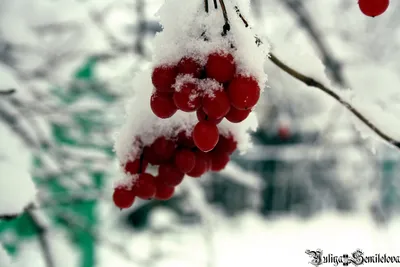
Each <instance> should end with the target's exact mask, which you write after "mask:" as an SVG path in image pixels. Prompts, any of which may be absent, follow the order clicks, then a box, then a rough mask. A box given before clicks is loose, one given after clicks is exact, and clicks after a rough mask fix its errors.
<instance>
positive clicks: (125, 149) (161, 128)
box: [114, 69, 258, 163]
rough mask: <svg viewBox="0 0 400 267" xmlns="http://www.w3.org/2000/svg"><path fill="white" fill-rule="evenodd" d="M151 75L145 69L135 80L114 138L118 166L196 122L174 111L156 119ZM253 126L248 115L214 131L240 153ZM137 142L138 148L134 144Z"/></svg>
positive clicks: (247, 144) (193, 117) (193, 115)
mask: <svg viewBox="0 0 400 267" xmlns="http://www.w3.org/2000/svg"><path fill="white" fill-rule="evenodd" d="M151 73H152V70H151V69H147V70H144V71H143V72H142V73H140V74H139V75H137V76H136V77H135V80H134V90H135V91H134V96H133V97H132V98H131V99H130V100H129V101H127V105H126V114H125V123H124V124H123V126H122V127H121V130H120V131H119V132H118V133H117V135H116V136H115V137H116V138H115V147H114V148H115V152H116V155H117V157H118V159H119V160H120V162H121V163H125V162H126V161H127V160H128V159H135V158H137V156H138V155H139V153H141V149H142V148H143V146H146V145H150V144H152V143H153V142H154V140H155V139H157V138H158V137H160V136H165V137H166V138H171V137H174V136H176V135H177V134H178V133H179V132H181V131H182V130H185V131H187V132H188V133H191V131H192V129H193V127H194V125H195V124H196V123H197V122H198V119H197V116H196V113H195V112H192V113H186V112H182V111H178V112H177V113H176V114H175V115H174V116H173V117H171V118H169V119H160V118H158V117H156V116H155V115H154V114H153V112H152V110H151V108H150V96H151V94H152V92H153V85H152V82H151ZM257 126H258V124H257V118H256V115H255V114H254V113H252V114H251V115H250V116H249V117H248V118H247V119H246V120H245V121H243V122H242V123H240V124H234V123H230V122H228V121H226V120H223V121H222V122H221V123H220V124H219V125H218V128H219V130H220V133H221V134H223V135H225V136H228V135H229V134H232V135H233V136H234V137H235V139H236V140H237V142H238V149H239V150H240V151H241V152H242V153H244V152H245V151H246V149H247V148H249V147H251V140H250V135H249V133H248V132H249V131H254V130H255V129H256V128H257ZM138 139H139V140H140V142H139V143H140V145H139V143H137V140H138ZM135 140H136V141H135ZM135 142H136V143H135ZM134 144H135V145H134Z"/></svg>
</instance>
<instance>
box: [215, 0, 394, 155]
mask: <svg viewBox="0 0 400 267" xmlns="http://www.w3.org/2000/svg"><path fill="white" fill-rule="evenodd" d="M221 1H224V0H221ZM235 9H236V13H237V14H238V16H239V17H240V18H241V19H242V21H243V24H244V25H245V26H246V27H248V23H247V21H246V20H245V19H244V17H243V16H242V15H241V12H240V10H239V8H238V7H235ZM256 43H257V44H258V45H261V44H262V42H261V41H260V39H259V38H257V37H256ZM268 59H269V60H270V61H271V62H272V63H274V64H275V65H276V66H277V67H278V68H280V69H281V70H283V71H284V72H286V73H287V74H289V75H290V76H292V77H293V78H295V79H296V80H298V81H301V82H303V83H304V84H306V85H307V86H310V87H314V88H318V89H320V90H321V91H323V92H324V93H325V94H328V95H329V96H331V97H332V98H334V99H335V100H337V101H338V102H339V103H340V104H342V105H343V106H344V107H345V108H346V109H347V110H349V111H350V112H351V113H353V115H355V116H356V117H357V118H358V119H359V120H361V121H362V122H363V123H365V125H367V126H368V127H369V128H370V129H371V130H372V131H373V132H374V133H375V134H377V135H378V136H379V137H381V138H382V139H383V140H385V141H386V142H388V143H389V144H391V145H393V146H395V147H396V148H398V149H400V141H399V140H395V139H394V138H392V137H390V136H389V135H388V134H386V133H385V132H383V131H382V130H381V129H379V128H378V127H377V126H375V125H374V124H373V123H372V122H371V121H370V120H368V118H366V117H365V116H364V115H363V114H362V113H361V112H360V111H358V110H357V109H356V108H355V107H353V106H352V105H351V104H350V103H349V102H348V101H346V100H345V99H343V98H342V97H341V96H339V95H338V94H337V93H335V92H334V91H333V90H332V89H330V88H328V87H326V86H325V85H323V84H322V83H320V82H318V81H317V80H315V79H313V78H311V77H308V76H306V75H304V74H302V73H300V72H299V71H297V70H295V69H293V68H291V67H289V66H288V65H286V64H285V63H283V62H282V61H281V60H279V58H277V57H276V56H275V55H274V54H273V53H270V54H269V57H268Z"/></svg>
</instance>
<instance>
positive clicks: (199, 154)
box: [113, 131, 237, 209]
mask: <svg viewBox="0 0 400 267" xmlns="http://www.w3.org/2000/svg"><path fill="white" fill-rule="evenodd" d="M135 145H137V146H138V147H140V153H137V155H136V156H135V157H134V159H132V160H128V161H127V162H126V163H125V164H123V165H122V167H123V170H124V172H125V173H126V174H127V175H128V176H129V177H130V178H129V182H128V183H124V184H123V185H119V186H117V187H116V188H115V189H114V194H113V200H114V204H115V205H116V206H117V207H119V208H120V209H126V208H129V207H131V206H132V204H133V202H134V200H135V198H136V197H138V198H141V199H144V200H146V199H152V198H154V199H158V200H168V199H170V198H171V197H172V196H173V194H174V192H175V187H176V186H178V185H179V184H180V183H181V182H182V181H183V179H184V177H185V175H187V176H190V177H193V178H198V177H200V176H202V175H203V174H205V173H206V172H208V171H221V170H222V169H224V168H225V166H226V165H227V164H228V162H229V160H230V155H231V154H232V153H233V152H234V151H235V150H236V147H237V143H236V141H235V140H234V138H233V136H232V135H229V136H224V135H220V136H219V141H218V143H217V145H216V146H215V148H214V149H212V150H211V151H209V152H207V153H206V152H203V151H201V150H199V149H198V148H197V147H196V145H195V143H194V140H193V138H192V137H191V135H190V134H188V133H187V132H186V131H181V132H179V133H178V134H177V135H175V136H173V137H170V138H166V137H165V136H160V137H158V138H157V139H156V140H155V141H154V142H153V143H152V144H151V145H148V146H144V147H143V146H142V145H141V141H140V140H136V142H135ZM149 164H150V165H152V166H156V167H158V174H157V176H153V175H152V174H150V173H148V172H146V171H147V170H148V166H149Z"/></svg>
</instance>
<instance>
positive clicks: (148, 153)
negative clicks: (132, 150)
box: [143, 146, 163, 165]
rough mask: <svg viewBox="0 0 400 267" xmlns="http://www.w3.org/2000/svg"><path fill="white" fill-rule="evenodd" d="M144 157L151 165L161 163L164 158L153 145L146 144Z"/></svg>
mask: <svg viewBox="0 0 400 267" xmlns="http://www.w3.org/2000/svg"><path fill="white" fill-rule="evenodd" d="M143 157H144V158H145V160H146V161H147V162H149V163H150V164H151V165H159V164H161V163H162V162H163V160H162V159H161V158H160V157H159V156H158V155H157V153H156V151H155V150H154V149H153V148H152V147H151V146H146V147H145V148H144V149H143Z"/></svg>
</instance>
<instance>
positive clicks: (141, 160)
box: [138, 153, 144, 174]
mask: <svg viewBox="0 0 400 267" xmlns="http://www.w3.org/2000/svg"><path fill="white" fill-rule="evenodd" d="M143 159H144V154H143V153H142V155H140V159H139V170H138V173H139V174H140V173H142V171H143Z"/></svg>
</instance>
